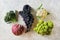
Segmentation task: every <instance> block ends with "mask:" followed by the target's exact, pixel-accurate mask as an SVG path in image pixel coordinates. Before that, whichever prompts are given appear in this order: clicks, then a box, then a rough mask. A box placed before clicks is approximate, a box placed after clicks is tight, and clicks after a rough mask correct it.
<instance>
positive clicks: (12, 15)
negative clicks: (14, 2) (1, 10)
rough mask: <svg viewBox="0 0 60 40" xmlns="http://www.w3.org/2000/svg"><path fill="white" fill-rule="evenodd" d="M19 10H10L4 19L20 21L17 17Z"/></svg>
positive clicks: (9, 21) (10, 21) (8, 21)
mask: <svg viewBox="0 0 60 40" xmlns="http://www.w3.org/2000/svg"><path fill="white" fill-rule="evenodd" d="M16 15H17V11H15V12H14V11H9V12H7V14H6V16H5V18H4V20H5V22H7V23H12V22H17V21H18V19H17V16H16Z"/></svg>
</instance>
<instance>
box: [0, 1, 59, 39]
mask: <svg viewBox="0 0 60 40" xmlns="http://www.w3.org/2000/svg"><path fill="white" fill-rule="evenodd" d="M40 3H42V4H43V7H44V8H46V10H48V11H49V12H50V13H51V15H50V16H49V17H48V19H50V20H52V21H53V22H54V28H53V31H52V34H51V35H49V36H41V35H39V34H37V33H35V32H34V31H31V32H28V33H26V34H23V35H21V36H15V35H13V34H12V32H11V28H12V24H6V23H5V22H4V16H5V14H6V12H8V11H9V10H19V11H20V10H22V8H23V5H25V4H29V5H30V6H31V7H33V8H34V9H35V10H36V9H37V8H38V7H39V6H40ZM0 40H60V0H0Z"/></svg>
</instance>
